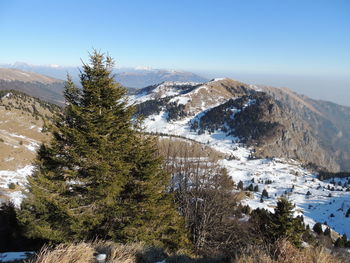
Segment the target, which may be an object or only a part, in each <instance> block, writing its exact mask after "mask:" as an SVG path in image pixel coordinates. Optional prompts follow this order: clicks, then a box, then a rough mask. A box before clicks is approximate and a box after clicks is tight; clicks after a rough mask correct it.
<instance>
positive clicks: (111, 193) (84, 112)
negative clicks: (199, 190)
mask: <svg viewBox="0 0 350 263" xmlns="http://www.w3.org/2000/svg"><path fill="white" fill-rule="evenodd" d="M112 68H113V60H112V59H111V58H110V57H109V56H104V55H103V54H101V53H99V52H96V51H94V52H93V54H92V55H91V56H90V63H88V64H83V68H82V72H81V75H80V80H81V85H82V89H79V88H77V87H76V86H75V85H74V83H73V82H72V80H71V79H70V78H68V80H67V83H66V88H65V92H64V96H65V99H66V107H65V110H64V112H63V114H62V115H61V116H59V118H58V119H57V121H56V125H55V127H54V129H53V140H52V141H51V143H50V144H49V145H42V146H41V148H40V150H39V152H38V157H37V161H36V171H35V173H34V174H33V175H32V176H31V177H30V178H29V184H28V185H29V186H28V190H29V191H28V196H27V198H26V199H25V200H24V202H23V204H22V208H21V210H20V213H19V219H20V221H21V222H22V224H23V225H25V226H26V231H27V235H28V236H29V237H39V238H43V239H47V240H50V241H52V242H67V241H76V240H81V239H93V238H96V237H99V238H105V239H112V240H115V241H121V242H125V241H145V242H147V243H148V244H153V245H159V246H166V247H168V248H170V249H176V248H179V247H181V246H183V245H185V244H186V245H187V239H186V235H185V234H184V230H183V224H182V219H181V218H180V216H179V215H178V214H177V211H176V210H175V208H174V207H173V202H172V198H171V196H170V194H169V193H167V186H168V183H169V180H170V178H169V175H167V174H166V173H165V172H164V171H163V170H162V169H161V160H160V159H159V157H158V155H157V151H156V148H155V143H154V142H153V140H152V139H151V138H149V137H146V136H145V135H144V134H142V132H140V129H139V125H136V124H135V122H134V121H133V120H132V115H133V112H134V111H133V108H132V107H130V106H128V105H127V101H126V89H125V88H123V87H122V86H120V85H119V84H118V83H116V82H115V80H114V78H113V75H112Z"/></svg>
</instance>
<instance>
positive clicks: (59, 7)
mask: <svg viewBox="0 0 350 263" xmlns="http://www.w3.org/2000/svg"><path fill="white" fill-rule="evenodd" d="M92 47H94V48H96V49H99V50H101V51H108V52H109V53H110V54H111V55H112V56H113V57H114V58H115V59H116V61H117V65H119V66H150V67H154V68H171V69H182V70H190V71H195V72H202V73H203V72H206V74H207V75H227V76H230V77H234V76H236V75H237V76H239V74H243V75H244V74H246V75H247V74H248V75H249V74H258V75H259V74H263V75H264V76H270V75H271V74H272V75H274V76H276V75H279V76H280V77H279V79H281V78H282V79H283V77H281V76H283V75H289V76H297V75H299V76H300V75H309V76H314V77H315V78H316V77H317V76H321V77H323V78H324V77H325V76H326V77H330V78H336V77H337V76H340V77H341V78H343V79H346V81H347V82H344V83H346V85H348V84H349V86H347V89H346V91H345V90H343V93H341V94H345V93H346V92H347V91H348V89H349V88H350V76H349V75H350V0H327V1H324V0H314V1H312V0H274V1H271V0H255V1H253V0H241V1H234V0H210V1H208V0H143V1H141V0H136V1H134V0H123V1H116V0H115V1H104V0H99V1H98V0H95V1H91V0H84V1H78V0H70V1H66V0H56V1H54V0H50V1H48V0H47V1H39V0H35V1H30V0H23V1H17V0H2V1H0V48H1V52H0V64H1V63H13V62H16V61H23V62H27V63H31V64H60V65H71V66H76V65H80V64H81V62H80V58H82V59H84V60H85V59H86V57H87V53H88V51H91V49H92ZM243 75H242V76H243ZM258 75H255V76H258ZM249 76H250V75H249ZM259 76H260V75H259ZM250 79H251V78H250ZM258 79H259V78H258ZM248 80H249V79H248ZM254 80H256V81H257V78H255V79H253V80H252V81H253V82H254ZM284 83H285V82H282V85H283V84H284ZM288 83H289V82H286V84H287V85H288ZM265 84H270V83H266V82H265ZM272 84H273V83H272ZM278 84H279V83H278ZM344 85H345V84H344ZM300 87H301V86H300ZM343 88H344V87H343ZM344 92H345V93H344ZM306 93H307V92H306ZM348 94H350V92H349V93H348ZM339 96H340V95H339ZM341 96H343V95H341ZM348 97H350V96H348ZM348 100H349V99H348ZM349 105H350V102H349Z"/></svg>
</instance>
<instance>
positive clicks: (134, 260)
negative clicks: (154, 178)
mask: <svg viewBox="0 0 350 263" xmlns="http://www.w3.org/2000/svg"><path fill="white" fill-rule="evenodd" d="M100 253H101V254H106V255H107V260H106V263H155V262H159V261H162V260H164V259H166V263H341V262H342V261H341V260H339V259H337V258H335V257H334V256H332V255H331V254H329V253H328V252H327V251H326V250H325V249H323V248H321V247H320V248H305V249H297V248H295V247H294V246H293V245H292V244H291V243H290V242H288V241H285V240H281V241H280V242H278V244H277V245H276V247H275V251H274V253H273V254H274V256H271V255H268V254H267V252H266V251H265V250H261V249H258V248H251V249H250V250H249V252H247V253H246V255H243V256H241V257H240V258H239V259H238V260H236V261H234V260H233V259H229V258H216V259H215V258H191V257H190V256H187V255H181V253H177V254H176V255H170V256H168V255H167V254H166V253H165V252H164V250H162V249H159V248H152V247H148V246H145V245H144V244H143V243H133V244H126V245H123V244H116V243H113V242H102V241H99V242H94V243H84V242H82V243H79V244H70V245H59V246H57V247H56V248H49V247H44V248H43V249H42V250H41V251H40V252H39V253H38V255H37V256H36V257H35V258H33V259H31V260H29V261H27V263H58V262H59V263H90V262H91V263H93V262H96V259H95V255H96V254H100Z"/></svg>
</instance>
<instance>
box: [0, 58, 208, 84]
mask: <svg viewBox="0 0 350 263" xmlns="http://www.w3.org/2000/svg"><path fill="white" fill-rule="evenodd" d="M0 67H2V68H13V69H19V70H22V71H25V72H35V73H38V74H43V75H46V76H50V77H52V78H56V79H62V80H65V79H66V78H67V73H69V74H70V75H71V76H72V77H73V79H74V80H75V81H78V80H79V68H78V67H62V66H59V65H30V64H27V63H22V62H16V63H14V64H0ZM114 74H115V78H116V80H117V81H118V82H120V83H121V84H122V85H123V86H125V87H128V88H144V87H146V86H149V85H154V84H157V83H161V82H163V81H192V82H206V81H208V79H206V78H204V77H201V76H199V75H196V74H194V73H191V72H186V71H176V70H165V69H151V68H140V67H138V68H115V69H114Z"/></svg>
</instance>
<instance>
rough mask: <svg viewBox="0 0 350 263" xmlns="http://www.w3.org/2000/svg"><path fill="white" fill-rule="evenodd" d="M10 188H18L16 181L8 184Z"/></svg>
mask: <svg viewBox="0 0 350 263" xmlns="http://www.w3.org/2000/svg"><path fill="white" fill-rule="evenodd" d="M8 187H9V189H11V190H15V189H16V184H15V183H9V184H8Z"/></svg>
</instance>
